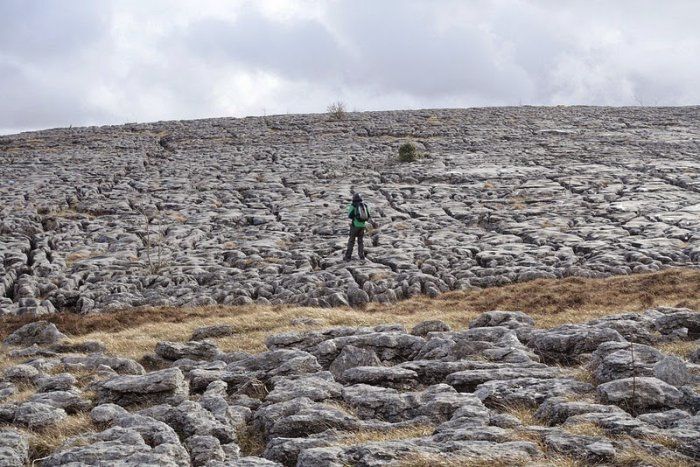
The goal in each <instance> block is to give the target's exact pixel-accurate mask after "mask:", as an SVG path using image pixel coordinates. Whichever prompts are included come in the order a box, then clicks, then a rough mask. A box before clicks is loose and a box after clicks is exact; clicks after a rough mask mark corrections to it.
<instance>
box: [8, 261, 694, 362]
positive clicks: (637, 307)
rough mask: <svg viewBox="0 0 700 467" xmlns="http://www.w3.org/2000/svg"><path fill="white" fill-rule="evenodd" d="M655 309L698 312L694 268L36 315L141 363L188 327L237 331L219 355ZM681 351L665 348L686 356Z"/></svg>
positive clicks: (181, 337)
mask: <svg viewBox="0 0 700 467" xmlns="http://www.w3.org/2000/svg"><path fill="white" fill-rule="evenodd" d="M655 306H676V307H687V308H690V309H693V310H698V311H700V270H697V269H670V270H666V271H662V272H658V273H651V274H636V275H631V276H620V277H611V278H606V279H582V278H567V279H558V280H557V279H551V280H550V279H540V280H535V281H531V282H525V283H520V284H514V285H509V286H504V287H496V288H489V289H483V290H473V291H468V292H462V291H460V292H450V293H446V294H443V295H441V296H439V297H438V298H434V299H431V298H428V297H425V296H421V297H416V298H412V299H409V300H404V301H401V302H397V303H391V304H379V303H372V304H370V305H368V306H367V307H366V308H364V309H362V310H358V309H350V308H330V309H327V308H325V309H324V308H305V307H293V306H260V305H249V306H240V307H234V306H210V307H201V308H167V307H165V308H148V309H130V310H124V311H120V312H114V313H104V314H93V315H77V314H73V313H57V314H55V315H51V316H48V317H41V319H45V320H47V321H51V322H53V323H55V324H56V325H57V326H58V328H59V329H60V330H61V331H62V332H64V333H66V334H68V335H69V336H70V337H71V340H72V341H75V342H81V341H89V340H98V341H101V342H103V343H104V344H105V345H106V346H107V348H108V350H109V352H110V353H112V354H114V355H120V356H125V357H130V358H134V359H137V360H138V359H140V358H141V357H142V356H143V355H144V354H146V353H150V352H152V351H153V349H154V348H155V345H156V344H157V343H158V341H163V340H170V341H186V340H189V338H190V336H191V333H192V331H193V330H194V329H196V328H198V327H200V326H207V325H213V324H228V325H232V326H234V327H235V328H236V329H237V330H238V332H237V333H236V335H234V336H229V337H222V338H219V339H216V341H217V344H218V345H219V347H220V348H221V349H222V350H224V351H233V350H244V351H249V352H256V351H261V350H263V349H264V348H265V345H264V342H265V338H266V337H267V336H269V335H270V334H273V333H280V332H288V331H302V330H311V329H317V328H324V327H329V326H338V325H348V326H360V325H374V324H380V323H401V324H405V325H407V326H411V325H413V324H415V323H418V322H420V321H424V320H428V319H441V320H443V321H445V322H447V323H448V324H450V325H451V326H453V327H454V328H464V327H466V325H467V324H468V323H469V321H471V320H472V319H473V318H474V317H475V316H476V315H478V314H479V313H481V312H484V311H489V310H520V311H524V312H526V313H528V314H530V315H531V316H532V317H533V318H534V319H535V323H536V326H537V327H540V328H549V327H554V326H557V325H560V324H564V323H579V322H584V321H588V320H591V319H595V318H597V317H601V316H605V315H610V314H614V313H621V312H627V311H641V310H644V309H647V308H651V307H655ZM300 317H305V318H313V319H314V320H315V322H314V324H311V325H297V326H294V325H292V324H291V320H293V319H294V318H300ZM33 320H34V319H30V318H27V317H8V318H5V319H4V320H3V322H1V323H0V338H4V337H5V336H6V335H7V334H9V333H10V332H12V331H13V330H14V329H17V328H18V327H20V326H22V325H23V324H25V323H27V322H29V321H33ZM685 350H686V349H684V348H679V349H668V351H670V352H673V353H681V354H682V353H684V352H685Z"/></svg>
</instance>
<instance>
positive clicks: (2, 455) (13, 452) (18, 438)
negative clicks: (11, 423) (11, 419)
mask: <svg viewBox="0 0 700 467" xmlns="http://www.w3.org/2000/svg"><path fill="white" fill-rule="evenodd" d="M28 462H29V440H28V439H27V435H25V434H23V433H21V432H19V431H17V430H13V429H10V428H1V429H0V465H3V466H6V467H24V465H26V464H27V463H28Z"/></svg>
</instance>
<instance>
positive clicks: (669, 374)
mask: <svg viewBox="0 0 700 467" xmlns="http://www.w3.org/2000/svg"><path fill="white" fill-rule="evenodd" d="M652 371H653V374H654V377H656V378H658V379H660V380H661V381H665V382H666V383H668V384H670V385H671V386H676V387H681V386H685V385H686V384H688V383H690V382H691V381H692V376H691V375H690V373H689V372H688V368H687V367H686V365H685V362H683V360H681V359H680V358H678V357H676V356H673V355H671V356H668V357H665V358H664V359H663V360H660V361H659V362H657V363H656V364H655V365H654V367H653V368H652Z"/></svg>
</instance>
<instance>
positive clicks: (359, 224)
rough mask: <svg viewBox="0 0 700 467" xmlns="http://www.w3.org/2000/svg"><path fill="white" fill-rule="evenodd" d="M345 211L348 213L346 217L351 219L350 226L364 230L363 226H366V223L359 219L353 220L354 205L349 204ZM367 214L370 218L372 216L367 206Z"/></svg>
mask: <svg viewBox="0 0 700 467" xmlns="http://www.w3.org/2000/svg"><path fill="white" fill-rule="evenodd" d="M347 211H348V217H349V218H350V219H352V225H354V226H355V227H357V228H358V229H364V228H365V226H367V221H361V220H359V219H355V206H354V205H352V204H351V205H350V206H348V209H347ZM367 214H369V215H370V216H371V215H372V213H371V212H370V210H369V206H367Z"/></svg>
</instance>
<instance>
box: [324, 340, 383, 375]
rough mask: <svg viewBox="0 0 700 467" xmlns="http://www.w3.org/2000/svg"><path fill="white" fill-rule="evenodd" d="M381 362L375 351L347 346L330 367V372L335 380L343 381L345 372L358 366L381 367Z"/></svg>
mask: <svg viewBox="0 0 700 467" xmlns="http://www.w3.org/2000/svg"><path fill="white" fill-rule="evenodd" d="M381 363H382V362H381V360H379V358H378V357H377V354H376V353H375V352H374V351H373V350H367V349H361V348H359V347H355V346H354V345H346V346H344V347H343V350H341V351H340V353H339V354H338V356H337V357H336V358H335V360H333V362H332V363H331V364H330V365H329V367H328V370H329V371H330V372H331V373H333V376H335V379H337V380H338V381H343V375H344V374H345V371H346V370H348V369H350V368H355V367H358V366H362V367H368V366H379V365H381Z"/></svg>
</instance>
